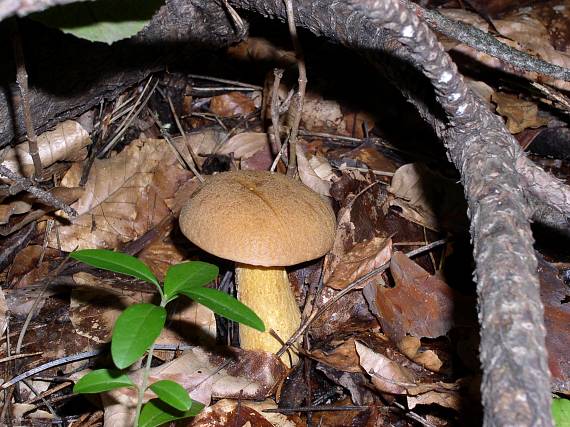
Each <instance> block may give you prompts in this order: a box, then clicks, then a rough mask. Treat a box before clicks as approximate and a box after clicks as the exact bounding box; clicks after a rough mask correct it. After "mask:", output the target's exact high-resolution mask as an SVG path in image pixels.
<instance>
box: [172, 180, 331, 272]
mask: <svg viewBox="0 0 570 427" xmlns="http://www.w3.org/2000/svg"><path fill="white" fill-rule="evenodd" d="M335 225H336V221H335V216H334V213H333V211H332V209H331V207H330V206H329V204H328V202H327V201H325V200H324V199H323V198H321V196H319V195H318V194H317V193H315V192H313V191H312V190H311V189H309V188H308V187H306V186H305V185H303V184H301V183H300V182H298V181H295V180H293V179H291V178H289V177H287V176H285V175H281V174H277V173H271V172H265V171H237V172H224V173H220V174H217V175H214V176H212V177H210V178H208V180H207V181H206V182H205V183H204V184H203V185H202V187H200V188H199V189H198V190H197V191H196V192H195V193H194V194H193V195H192V198H191V199H190V200H189V201H188V203H187V204H186V205H185V206H184V208H183V209H182V211H181V213H180V228H181V229H182V232H183V233H184V235H185V236H186V237H187V238H188V239H189V240H190V241H192V242H193V243H194V244H196V245H197V246H199V247H200V248H202V249H204V250H205V251H207V252H210V253H212V254H214V255H216V256H218V257H220V258H225V259H229V260H233V261H237V262H241V263H244V264H251V265H260V266H265V267H270V266H287V265H293V264H298V263H300V262H304V261H308V260H311V259H315V258H318V257H320V256H322V255H324V254H325V253H326V252H327V251H328V250H329V249H330V248H331V246H332V244H333V239H334V234H335Z"/></svg>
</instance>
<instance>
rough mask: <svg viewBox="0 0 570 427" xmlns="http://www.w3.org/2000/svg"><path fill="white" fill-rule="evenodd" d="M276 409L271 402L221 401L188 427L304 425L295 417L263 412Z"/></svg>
mask: <svg viewBox="0 0 570 427" xmlns="http://www.w3.org/2000/svg"><path fill="white" fill-rule="evenodd" d="M265 409H277V405H276V404H275V402H274V401H273V400H269V399H268V400H265V401H263V402H248V401H245V402H244V401H242V400H239V401H238V400H230V399H223V400H220V401H219V402H217V403H216V404H215V405H212V406H210V407H208V408H206V409H205V410H204V411H202V412H201V413H200V414H199V415H198V416H196V417H195V418H194V419H193V420H192V422H191V423H190V425H189V426H190V427H225V426H240V427H301V426H305V425H306V424H305V423H304V422H303V421H302V420H301V419H300V418H299V417H298V416H296V415H283V414H280V413H277V412H263V411H264V410H265Z"/></svg>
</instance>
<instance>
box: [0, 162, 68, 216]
mask: <svg viewBox="0 0 570 427" xmlns="http://www.w3.org/2000/svg"><path fill="white" fill-rule="evenodd" d="M0 175H1V176H3V177H5V178H8V179H10V180H12V181H14V182H15V183H16V185H17V186H18V187H20V188H21V189H23V190H25V191H27V192H28V193H30V194H33V195H34V196H36V197H37V198H38V199H39V200H41V201H42V202H44V203H45V204H46V205H49V206H53V207H55V208H57V209H61V210H62V211H64V212H65V213H66V214H67V215H69V216H71V217H74V216H77V212H76V211H75V209H73V208H72V207H71V206H69V205H67V204H66V203H64V202H62V201H61V200H59V199H58V198H57V197H55V196H54V195H53V194H51V193H49V192H48V191H45V190H42V189H41V188H39V187H36V186H35V185H34V184H33V182H32V181H31V180H29V179H28V178H25V177H23V176H20V175H18V174H17V173H15V172H12V171H11V170H10V169H8V168H7V167H6V166H4V165H0Z"/></svg>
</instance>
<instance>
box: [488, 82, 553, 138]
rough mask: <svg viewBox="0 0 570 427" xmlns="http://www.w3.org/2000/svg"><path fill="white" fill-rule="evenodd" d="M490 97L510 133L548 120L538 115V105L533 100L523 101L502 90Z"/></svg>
mask: <svg viewBox="0 0 570 427" xmlns="http://www.w3.org/2000/svg"><path fill="white" fill-rule="evenodd" d="M491 99H492V100H493V102H495V103H496V104H497V112H498V113H499V114H500V115H502V116H504V117H506V119H507V123H506V125H507V129H508V130H509V132H510V133H519V132H522V131H523V130H525V129H527V128H538V127H541V126H544V125H547V124H548V122H549V120H548V119H547V118H545V117H540V116H539V114H538V105H536V104H535V103H534V102H531V101H525V100H524V99H520V98H519V97H517V96H515V95H511V94H508V93H504V92H495V93H494V94H493V95H492V96H491Z"/></svg>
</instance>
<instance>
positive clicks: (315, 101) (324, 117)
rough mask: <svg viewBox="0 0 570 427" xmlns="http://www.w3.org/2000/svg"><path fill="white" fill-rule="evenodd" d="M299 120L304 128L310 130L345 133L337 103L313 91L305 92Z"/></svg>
mask: <svg viewBox="0 0 570 427" xmlns="http://www.w3.org/2000/svg"><path fill="white" fill-rule="evenodd" d="M301 120H302V121H303V124H304V126H305V129H307V130H309V131H312V132H329V133H339V134H342V135H346V134H347V130H346V123H345V121H344V114H343V113H342V111H341V109H340V105H339V103H338V102H337V101H333V100H330V99H324V98H322V97H321V96H320V95H317V94H314V93H307V94H305V99H304V101H303V111H302V112H301Z"/></svg>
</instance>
